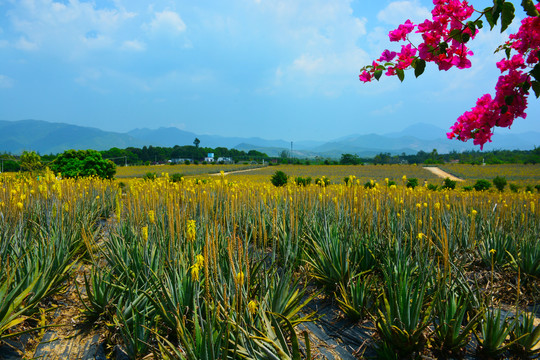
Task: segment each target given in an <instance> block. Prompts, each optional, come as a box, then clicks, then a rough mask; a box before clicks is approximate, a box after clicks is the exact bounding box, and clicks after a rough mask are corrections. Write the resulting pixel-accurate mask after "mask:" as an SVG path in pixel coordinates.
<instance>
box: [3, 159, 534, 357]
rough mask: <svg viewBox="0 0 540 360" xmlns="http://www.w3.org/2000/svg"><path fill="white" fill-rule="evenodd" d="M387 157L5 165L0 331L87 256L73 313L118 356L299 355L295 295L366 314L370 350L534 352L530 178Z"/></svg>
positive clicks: (15, 325)
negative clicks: (198, 174)
mask: <svg viewBox="0 0 540 360" xmlns="http://www.w3.org/2000/svg"><path fill="white" fill-rule="evenodd" d="M190 166H191V165H190ZM305 168H306V169H305V170H306V171H309V169H311V167H309V166H307V167H305ZM308 168H309V169H308ZM338 168H340V169H341V168H342V169H348V168H347V167H338ZM357 168H363V167H357ZM375 168H376V167H375ZM378 168H383V167H378ZM268 169H272V170H274V171H275V169H276V168H275V167H271V168H268ZM326 169H330V168H329V167H326ZM335 169H336V167H333V168H332V170H335ZM350 169H353V168H352V167H351V168H350ZM396 169H405V170H406V171H411V173H408V174H406V176H415V174H416V173H412V171H416V170H413V168H412V167H411V170H409V169H408V168H401V167H397V168H396ZM264 170H265V171H267V170H266V169H264ZM387 170H388V171H387V174H390V175H386V176H384V175H382V176H384V177H385V178H395V179H396V180H398V179H399V181H397V184H396V185H394V186H386V185H385V181H384V178H383V179H380V180H379V181H376V182H375V184H379V185H376V186H374V187H373V188H365V187H364V186H363V180H362V181H349V182H348V185H345V184H344V182H343V181H342V179H341V177H342V176H347V175H353V174H351V173H349V174H345V173H344V174H336V173H335V172H333V174H334V175H333V176H334V177H336V178H340V180H341V181H340V182H341V183H340V184H339V185H329V186H319V185H315V184H311V185H309V186H305V187H304V186H296V185H294V184H289V185H287V186H285V187H280V188H277V187H274V186H272V185H271V184H270V182H269V181H268V175H251V174H253V173H254V172H256V171H261V170H256V171H253V172H249V173H245V174H244V176H243V177H242V176H240V175H234V176H217V177H212V178H208V179H205V181H204V182H203V181H200V180H195V179H193V178H185V179H184V180H183V181H177V182H172V181H170V179H169V178H168V176H163V177H160V178H157V179H156V180H154V181H144V180H141V179H133V180H124V183H123V187H120V186H119V184H118V183H117V182H114V181H101V180H98V179H85V180H58V179H55V178H54V177H53V176H50V175H47V176H45V177H41V178H39V179H24V178H15V177H13V178H11V177H4V178H2V180H1V181H2V183H3V186H2V189H1V190H0V214H1V216H0V229H2V230H1V232H0V257H1V259H0V261H1V262H0V263H1V264H2V265H1V266H2V271H0V341H2V340H3V339H5V338H7V337H10V336H16V335H17V334H18V332H20V331H21V330H22V329H26V327H23V326H22V325H23V322H25V321H26V322H28V321H30V322H31V320H32V319H38V318H39V316H40V314H41V313H42V312H43V304H42V302H43V300H44V299H47V298H48V297H50V296H51V295H52V294H58V293H61V292H62V291H64V284H65V280H66V279H69V278H70V277H72V276H73V269H74V265H75V264H77V263H80V262H85V263H87V264H88V265H89V266H88V268H89V269H90V270H89V271H88V272H87V273H86V274H85V282H84V283H85V285H84V286H83V287H82V288H81V292H82V293H85V295H83V296H82V300H83V302H84V306H83V308H81V311H82V313H83V315H84V318H85V319H86V320H85V321H87V322H89V323H92V324H97V326H99V327H100V329H102V331H103V334H104V337H105V339H106V340H105V341H106V342H107V343H108V344H109V345H116V344H118V345H120V346H121V347H122V348H123V349H125V351H126V352H127V354H128V355H129V357H130V358H134V359H138V358H143V357H145V356H146V355H148V354H150V353H154V355H155V356H156V357H158V358H166V357H168V358H176V359H218V358H219V359H225V358H232V359H237V358H238V359H240V358H242V359H289V358H290V359H297V358H300V357H304V358H309V357H310V348H309V341H306V339H305V338H304V337H302V336H298V335H297V331H296V329H297V327H298V325H299V324H300V323H302V322H306V321H316V320H317V314H316V313H314V314H312V313H309V312H306V311H303V309H304V307H305V305H306V304H307V303H308V302H309V301H310V300H311V299H312V298H314V297H315V296H318V297H321V296H322V297H327V298H328V299H335V301H336V304H337V305H338V306H339V308H340V311H341V312H342V313H343V316H346V317H348V318H349V319H351V321H358V323H359V324H360V323H364V324H367V325H366V326H368V327H373V329H374V330H373V331H374V336H373V338H372V339H369V340H368V341H367V342H366V349H371V350H373V351H374V352H375V353H376V354H377V356H378V357H379V358H385V359H396V358H407V357H414V356H419V355H420V354H424V355H427V356H439V355H440V354H454V355H455V356H459V355H463V354H469V355H473V354H476V355H478V356H485V357H496V356H501V355H504V356H507V357H509V356H514V355H516V356H517V355H521V356H524V357H527V356H533V355H534V354H535V353H537V352H538V341H539V339H540V328H539V327H538V319H537V318H536V317H535V315H534V313H532V312H529V311H530V310H531V308H530V306H533V305H535V304H539V302H540V291H539V290H540V288H539V285H540V283H539V278H540V215H539V209H538V207H539V206H540V204H539V199H540V195H538V193H536V192H519V193H513V192H503V193H499V192H476V191H470V192H463V191H452V190H445V191H428V190H427V189H426V188H424V187H422V186H419V187H417V188H416V189H412V188H407V187H405V186H403V185H402V184H403V183H404V180H403V179H402V176H403V173H401V175H398V174H397V170H394V168H393V167H392V168H391V169H390V168H388V169H387ZM420 170H421V169H420ZM302 171H303V170H302ZM312 171H313V170H312ZM344 171H345V170H344ZM394 171H396V174H395V175H394ZM422 171H423V170H422ZM409 174H410V175H409ZM298 175H303V176H308V175H310V176H313V177H316V176H322V175H325V174H324V173H323V174H321V173H319V174H315V173H307V172H306V173H299V174H298ZM252 176H260V177H261V178H260V179H259V180H256V179H253V178H252ZM263 176H265V177H266V181H264V182H263V181H262V177H263ZM416 176H418V175H416ZM427 176H429V173H427V174H426V177H427ZM418 177H419V178H422V177H420V176H418ZM366 178H367V177H366ZM372 178H373V177H372ZM351 179H352V180H356V179H355V178H353V177H351ZM336 182H337V181H336ZM105 220H106V221H105ZM329 301H330V300H329ZM505 314H513V315H509V316H506V315H505ZM473 337H474V339H476V342H475V343H473V344H474V346H472V345H470V343H471V339H472V338H473ZM301 342H303V343H304V344H305V345H304V346H300V345H299V343H301ZM364 350H365V349H364Z"/></svg>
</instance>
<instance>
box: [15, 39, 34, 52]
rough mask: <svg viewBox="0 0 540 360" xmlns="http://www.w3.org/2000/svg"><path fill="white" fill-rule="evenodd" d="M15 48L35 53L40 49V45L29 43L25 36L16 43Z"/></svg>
mask: <svg viewBox="0 0 540 360" xmlns="http://www.w3.org/2000/svg"><path fill="white" fill-rule="evenodd" d="M15 47H16V48H17V49H19V50H25V51H34V50H37V49H38V44H36V43H35V42H32V41H29V40H27V39H26V38H25V37H24V36H22V37H20V38H19V40H18V41H17V42H16V43H15Z"/></svg>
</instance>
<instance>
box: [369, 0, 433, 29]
mask: <svg viewBox="0 0 540 360" xmlns="http://www.w3.org/2000/svg"><path fill="white" fill-rule="evenodd" d="M429 18H431V13H430V11H429V10H428V9H427V8H426V7H424V6H422V5H420V3H419V2H418V0H413V1H394V2H391V3H390V4H388V6H387V7H386V8H384V9H383V10H381V11H380V12H379V13H378V14H377V19H378V20H379V21H382V22H384V23H387V24H390V25H395V26H397V25H399V24H403V23H404V22H405V21H406V20H407V19H409V20H411V21H412V22H414V23H415V24H418V23H420V22H422V21H423V20H425V19H429Z"/></svg>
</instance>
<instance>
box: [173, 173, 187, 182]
mask: <svg viewBox="0 0 540 360" xmlns="http://www.w3.org/2000/svg"><path fill="white" fill-rule="evenodd" d="M183 177H184V174H180V173H175V174H172V175H171V181H172V182H179V181H182V178H183Z"/></svg>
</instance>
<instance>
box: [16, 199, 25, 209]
mask: <svg viewBox="0 0 540 360" xmlns="http://www.w3.org/2000/svg"><path fill="white" fill-rule="evenodd" d="M17 207H18V208H19V210H22V209H23V207H24V205H23V203H22V202H20V201H19V202H18V203H17Z"/></svg>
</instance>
